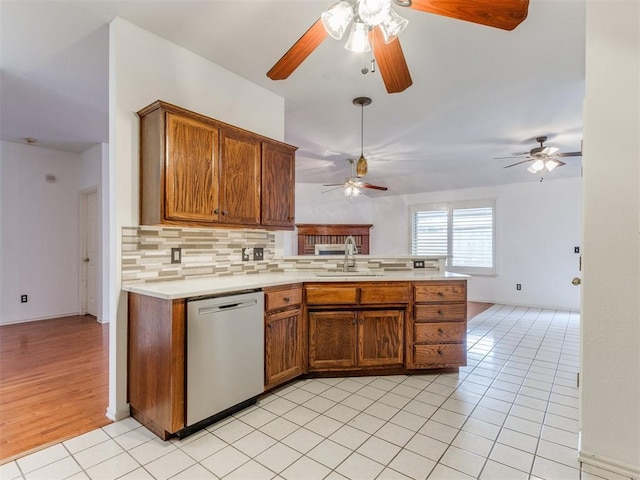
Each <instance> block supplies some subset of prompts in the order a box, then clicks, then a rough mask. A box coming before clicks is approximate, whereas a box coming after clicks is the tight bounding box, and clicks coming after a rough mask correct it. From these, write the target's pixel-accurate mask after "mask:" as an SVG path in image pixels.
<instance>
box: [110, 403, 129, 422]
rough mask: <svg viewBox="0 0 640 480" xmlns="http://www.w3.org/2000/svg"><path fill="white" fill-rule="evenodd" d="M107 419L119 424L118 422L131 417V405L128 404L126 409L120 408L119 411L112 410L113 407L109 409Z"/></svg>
mask: <svg viewBox="0 0 640 480" xmlns="http://www.w3.org/2000/svg"><path fill="white" fill-rule="evenodd" d="M106 415H107V418H109V419H111V420H113V421H114V422H117V421H118V420H122V419H124V418H127V417H130V416H131V409H130V408H129V404H128V403H127V404H126V405H125V406H124V407H122V408H119V409H118V410H115V411H114V410H112V409H111V407H108V408H107V413H106Z"/></svg>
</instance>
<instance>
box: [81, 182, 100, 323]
mask: <svg viewBox="0 0 640 480" xmlns="http://www.w3.org/2000/svg"><path fill="white" fill-rule="evenodd" d="M93 194H95V196H96V200H97V202H96V209H97V211H96V216H97V221H96V228H97V230H98V231H97V232H95V233H96V239H97V242H96V243H97V245H96V250H97V255H98V258H97V259H96V276H97V278H96V320H98V321H99V322H101V321H102V320H101V318H100V313H101V306H102V281H101V272H102V244H101V241H100V240H101V238H102V236H101V225H102V212H101V207H100V206H101V202H100V190H99V188H98V186H93V187H89V188H85V189H82V190H80V192H79V208H78V215H79V217H80V218H79V221H78V235H79V239H78V240H79V241H78V260H79V261H78V279H79V281H78V285H79V287H80V288H79V292H78V295H79V305H80V315H85V314H86V313H87V266H86V264H85V262H83V260H82V259H83V258H84V256H85V255H86V249H87V228H88V225H87V221H86V220H87V215H86V211H87V204H88V201H87V198H88V196H89V195H93Z"/></svg>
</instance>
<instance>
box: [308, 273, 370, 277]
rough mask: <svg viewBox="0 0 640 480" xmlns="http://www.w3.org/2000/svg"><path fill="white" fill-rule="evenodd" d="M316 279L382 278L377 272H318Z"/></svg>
mask: <svg viewBox="0 0 640 480" xmlns="http://www.w3.org/2000/svg"><path fill="white" fill-rule="evenodd" d="M315 275H316V277H381V276H382V273H375V272H316V274H315Z"/></svg>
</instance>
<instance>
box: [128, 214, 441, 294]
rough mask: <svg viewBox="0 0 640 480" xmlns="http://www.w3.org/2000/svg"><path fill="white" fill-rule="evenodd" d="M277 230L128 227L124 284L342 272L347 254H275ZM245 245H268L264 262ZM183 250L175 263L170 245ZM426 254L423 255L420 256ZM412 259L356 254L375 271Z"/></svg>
mask: <svg viewBox="0 0 640 480" xmlns="http://www.w3.org/2000/svg"><path fill="white" fill-rule="evenodd" d="M275 243H276V234H275V233H274V232H271V231H268V230H254V229H223V228H218V229H214V228H181V227H155V226H140V227H123V229H122V283H123V284H125V285H132V284H139V283H156V282H162V281H170V280H184V279H187V278H195V277H219V276H224V275H246V274H257V273H267V272H290V271H339V270H341V269H342V264H343V257H342V256H341V255H337V256H319V257H314V256H301V257H284V258H282V257H279V258H276V256H275V250H276V249H275ZM245 247H249V248H255V247H262V248H264V259H263V260H261V261H253V260H250V261H244V262H243V261H242V249H243V248H245ZM172 248H181V249H182V261H181V263H176V264H174V263H171V249H172ZM417 258H423V257H417ZM425 266H426V268H425V271H429V270H431V271H442V270H444V264H440V263H439V262H438V260H425ZM412 268H413V261H412V258H411V257H408V256H403V257H398V258H390V257H386V256H385V257H376V256H375V255H367V256H363V257H358V256H357V255H356V270H369V271H372V272H376V273H383V272H393V271H395V272H397V271H410V270H411V269H412Z"/></svg>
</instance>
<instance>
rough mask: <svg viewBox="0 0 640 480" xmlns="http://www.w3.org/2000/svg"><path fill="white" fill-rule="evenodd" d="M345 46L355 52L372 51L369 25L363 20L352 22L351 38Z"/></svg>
mask: <svg viewBox="0 0 640 480" xmlns="http://www.w3.org/2000/svg"><path fill="white" fill-rule="evenodd" d="M344 48H346V49H347V50H349V51H350V52H354V53H364V52H370V51H371V44H370V43H369V27H367V26H366V25H365V24H364V23H361V22H355V21H354V22H353V23H352V24H351V31H350V32H349V38H348V39H347V43H346V44H345V45H344Z"/></svg>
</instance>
